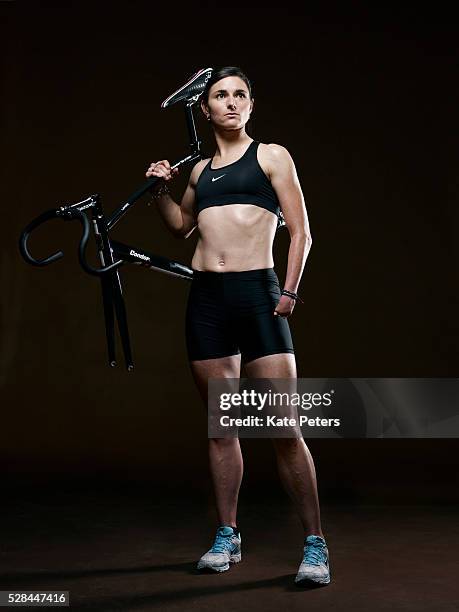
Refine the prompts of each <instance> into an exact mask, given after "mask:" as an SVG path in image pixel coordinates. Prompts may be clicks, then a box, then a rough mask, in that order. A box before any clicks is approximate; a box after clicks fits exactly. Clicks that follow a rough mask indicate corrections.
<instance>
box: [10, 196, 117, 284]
mask: <svg viewBox="0 0 459 612" xmlns="http://www.w3.org/2000/svg"><path fill="white" fill-rule="evenodd" d="M55 218H59V219H63V220H64V221H73V220H78V221H79V222H80V223H81V225H82V227H83V234H82V236H81V238H80V244H79V247H78V258H79V260H80V264H81V267H82V268H83V269H84V270H85V272H87V273H88V274H91V275H93V276H99V275H101V274H105V272H110V271H111V270H114V269H115V268H118V267H119V266H120V265H121V264H122V263H123V260H119V261H115V262H114V263H112V264H111V265H109V266H105V267H102V268H93V267H92V266H91V265H90V264H89V263H88V262H87V260H86V246H87V244H88V239H89V221H88V218H87V217H86V215H85V214H84V213H82V212H81V211H80V210H78V209H75V208H74V209H72V210H71V211H70V210H68V209H67V210H66V209H64V208H60V209H59V208H58V209H52V210H48V211H46V212H44V213H42V214H41V215H39V216H38V217H37V218H36V219H34V220H33V221H31V222H30V223H29V224H28V225H27V226H26V227H25V228H24V230H23V232H22V233H21V236H20V238H19V251H20V252H21V255H22V257H23V258H24V259H25V261H26V262H27V263H29V264H31V265H33V266H47V265H49V264H50V263H52V262H53V261H56V260H58V259H61V257H63V256H64V253H63V251H57V252H56V253H54V254H53V255H50V256H49V257H45V258H44V259H35V257H32V255H31V253H30V251H29V249H28V246H27V242H28V240H29V237H30V234H31V233H32V232H33V230H35V229H36V228H37V227H39V226H40V225H42V224H43V223H46V222H47V221H49V220H50V219H55Z"/></svg>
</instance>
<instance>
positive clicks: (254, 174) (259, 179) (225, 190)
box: [196, 140, 282, 224]
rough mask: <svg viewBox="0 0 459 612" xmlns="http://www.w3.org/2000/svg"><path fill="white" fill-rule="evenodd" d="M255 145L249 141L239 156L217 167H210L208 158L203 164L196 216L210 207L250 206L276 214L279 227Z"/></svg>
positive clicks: (277, 211) (272, 193) (273, 198)
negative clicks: (204, 164)
mask: <svg viewBox="0 0 459 612" xmlns="http://www.w3.org/2000/svg"><path fill="white" fill-rule="evenodd" d="M259 144H260V143H259V142H257V141H256V140H252V142H251V143H250V145H249V146H248V148H247V150H246V152H245V153H244V155H243V156H242V157H240V158H239V159H238V160H237V161H235V162H233V163H231V164H227V165H226V166H222V167H221V168H212V167H211V166H212V159H211V160H210V161H209V162H208V163H207V164H206V166H205V167H204V170H203V171H202V172H201V174H200V176H199V179H198V182H197V185H196V211H197V214H198V215H199V213H200V212H201V210H204V208H209V207H210V206H226V205H228V204H254V205H256V206H261V208H266V210H269V211H270V212H272V213H274V214H275V215H277V217H278V219H279V224H282V223H281V219H282V213H281V210H280V205H279V200H278V198H277V195H276V192H275V191H274V189H273V187H272V185H271V181H270V180H269V179H268V177H267V176H266V174H265V173H264V172H263V170H262V168H261V166H260V164H259V163H258V159H257V149H258V145H259Z"/></svg>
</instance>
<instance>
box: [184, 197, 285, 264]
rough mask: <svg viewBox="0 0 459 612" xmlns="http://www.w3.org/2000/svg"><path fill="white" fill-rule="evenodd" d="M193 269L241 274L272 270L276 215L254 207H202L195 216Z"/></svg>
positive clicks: (245, 205) (247, 205) (235, 205)
mask: <svg viewBox="0 0 459 612" xmlns="http://www.w3.org/2000/svg"><path fill="white" fill-rule="evenodd" d="M197 229H198V232H199V237H198V243H197V245H196V250H195V252H194V256H193V259H192V260H191V267H192V268H193V269H194V270H202V271H210V272H242V271H244V270H258V269H260V268H272V267H274V261H273V255H272V245H273V241H274V236H275V233H276V229H277V216H276V215H274V214H273V213H272V212H270V211H269V210H266V209H265V208H261V207H260V206H256V205H254V204H227V205H225V206H211V207H209V208H205V209H204V210H202V211H201V212H200V213H199V215H198V227H197Z"/></svg>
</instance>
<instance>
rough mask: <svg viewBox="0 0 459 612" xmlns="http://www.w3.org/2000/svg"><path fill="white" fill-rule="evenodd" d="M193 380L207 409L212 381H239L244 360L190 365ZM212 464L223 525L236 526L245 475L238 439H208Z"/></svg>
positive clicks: (219, 515)
mask: <svg viewBox="0 0 459 612" xmlns="http://www.w3.org/2000/svg"><path fill="white" fill-rule="evenodd" d="M190 367H191V371H192V374H193V378H194V380H195V382H196V385H197V387H198V390H199V393H200V395H201V397H202V399H203V401H204V403H205V406H206V409H207V381H208V379H209V378H239V376H240V371H241V356H240V355H231V356H229V357H220V358H218V359H205V360H202V361H190ZM209 462H210V471H211V474H212V481H213V485H214V491H215V500H216V505H217V516H218V521H219V524H220V525H229V526H231V527H236V526H237V521H236V515H237V500H238V495H239V488H240V486H241V481H242V474H243V461H242V454H241V447H240V445H239V440H238V438H214V439H209Z"/></svg>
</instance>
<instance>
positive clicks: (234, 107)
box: [201, 76, 253, 130]
mask: <svg viewBox="0 0 459 612" xmlns="http://www.w3.org/2000/svg"><path fill="white" fill-rule="evenodd" d="M201 106H202V110H203V112H204V113H205V114H206V115H208V114H209V113H210V120H211V122H212V123H213V124H214V125H215V126H218V127H221V128H224V129H227V130H232V129H233V130H235V129H240V128H241V127H243V126H244V125H245V124H246V123H247V121H248V120H249V119H250V113H251V112H252V108H253V100H251V99H250V97H249V90H248V87H247V85H246V84H245V83H244V81H243V80H242V79H241V78H240V77H237V76H229V77H225V78H224V79H220V81H217V82H216V83H214V84H213V85H212V87H211V88H210V91H209V100H208V102H207V108H206V105H205V102H204V101H203V102H202V104H201ZM231 113H232V114H231Z"/></svg>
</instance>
